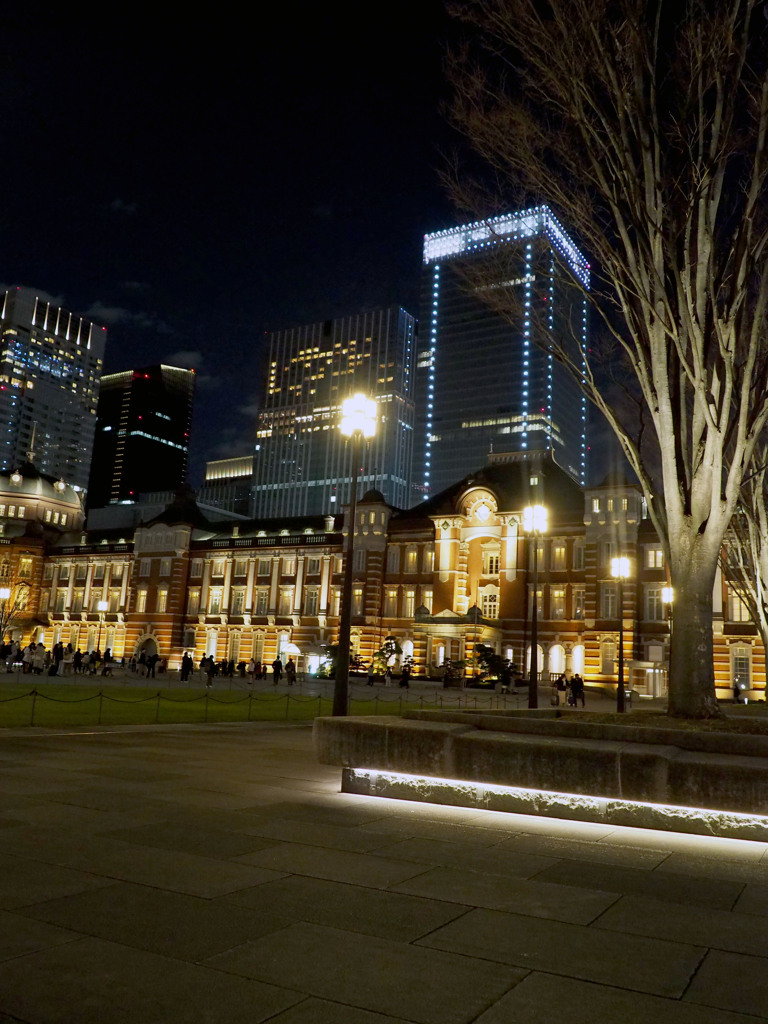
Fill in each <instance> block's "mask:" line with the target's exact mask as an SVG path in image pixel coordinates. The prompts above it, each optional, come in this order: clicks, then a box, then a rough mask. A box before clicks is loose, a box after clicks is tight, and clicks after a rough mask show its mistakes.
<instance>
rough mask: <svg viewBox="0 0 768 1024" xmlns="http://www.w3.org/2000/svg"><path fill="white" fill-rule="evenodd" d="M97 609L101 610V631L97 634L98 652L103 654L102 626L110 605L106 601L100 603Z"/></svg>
mask: <svg viewBox="0 0 768 1024" xmlns="http://www.w3.org/2000/svg"><path fill="white" fill-rule="evenodd" d="M96 607H97V608H98V610H99V631H98V633H97V634H96V650H97V651H98V652H99V653H101V625H102V623H103V622H104V613H105V612H106V610H107V608H108V607H109V605H108V604H107V602H106V601H99V602H98V604H97V605H96Z"/></svg>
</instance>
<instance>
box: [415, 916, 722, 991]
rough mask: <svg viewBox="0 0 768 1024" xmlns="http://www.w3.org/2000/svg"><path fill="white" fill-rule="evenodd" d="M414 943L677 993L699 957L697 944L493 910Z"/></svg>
mask: <svg viewBox="0 0 768 1024" xmlns="http://www.w3.org/2000/svg"><path fill="white" fill-rule="evenodd" d="M419 944H420V945H424V946H429V947H431V948H434V949H443V950H447V951H450V952H453V953H463V954H465V955H467V956H476V957H483V958H485V959H488V960H496V961H497V962H498V963H500V964H513V965H517V966H519V967H526V968H528V969H529V970H538V971H549V972H551V973H552V974H564V975H567V976H570V977H574V978H581V979H582V980H584V981H596V982H600V983H602V984H605V985H615V986H617V987H620V988H629V989H636V990H637V991H639V992H651V993H653V994H654V995H660V996H669V997H672V998H676V999H677V998H680V996H681V995H682V994H683V992H684V991H685V990H686V988H687V986H688V983H689V981H690V979H691V976H692V975H693V974H694V972H695V971H696V969H697V967H698V965H699V964H700V963H701V961H702V960H703V958H704V955H705V953H706V950H705V949H704V948H702V947H700V946H691V945H683V944H682V943H673V942H664V941H661V940H659V939H646V938H643V937H639V936H634V935H622V936H621V939H620V940H618V939H617V937H616V936H615V935H614V934H613V933H611V932H607V931H601V930H600V929H599V928H594V927H592V928H585V927H582V926H580V925H574V924H564V923H562V922H559V921H544V920H540V919H538V918H534V917H527V916H524V915H522V914H508V913H502V912H501V911H497V910H473V911H471V912H470V913H469V914H465V915H464V917H461V918H459V920H458V921H453V922H451V923H450V924H447V925H445V926H444V927H443V928H439V929H438V930H437V931H436V932H433V933H432V935H430V936H428V937H427V938H425V939H421V940H420V941H419Z"/></svg>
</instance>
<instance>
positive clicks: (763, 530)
mask: <svg viewBox="0 0 768 1024" xmlns="http://www.w3.org/2000/svg"><path fill="white" fill-rule="evenodd" d="M756 461H758V463H759V464H758V466H757V468H756V469H755V470H754V472H753V473H751V474H750V475H749V476H748V477H747V478H746V479H745V481H744V483H743V484H742V488H741V500H740V502H739V506H738V508H737V509H736V512H735V513H734V516H733V519H732V520H731V523H730V526H729V528H728V532H727V534H726V536H725V542H724V544H723V550H722V554H721V558H720V562H721V565H722V568H723V573H724V575H725V578H726V580H727V581H728V584H729V587H730V588H731V589H733V590H734V591H735V592H736V594H737V595H738V596H739V597H740V598H741V600H742V601H743V603H744V605H745V607H746V609H747V611H748V612H749V615H750V618H751V619H752V621H753V622H754V623H755V624H756V626H757V629H758V631H759V633H760V639H761V640H762V643H763V648H764V649H765V650H766V651H768V491H766V485H768V445H762V446H761V449H760V452H759V453H758V455H757V457H756Z"/></svg>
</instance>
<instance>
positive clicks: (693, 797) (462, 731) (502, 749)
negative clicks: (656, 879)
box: [314, 711, 768, 839]
mask: <svg viewBox="0 0 768 1024" xmlns="http://www.w3.org/2000/svg"><path fill="white" fill-rule="evenodd" d="M314 728H315V743H316V749H317V753H318V757H319V759H320V760H321V761H322V762H324V763H326V764H338V765H341V766H343V767H346V768H351V769H370V770H375V771H376V772H378V773H386V778H387V781H386V785H385V787H384V788H385V789H387V790H388V792H387V793H386V794H385V793H383V792H381V791H380V790H381V786H382V783H381V782H380V779H381V778H383V777H384V776H382V775H381V774H378V775H376V774H375V772H373V771H370V772H368V773H367V774H366V772H364V771H359V772H355V773H349V772H348V773H345V781H344V787H345V789H348V790H350V791H355V792H362V791H368V792H371V793H372V792H373V791H374V790H376V792H377V795H389V796H395V795H404V793H405V792H406V791H407V794H408V795H407V798H408V799H426V797H425V796H423V795H421V796H419V795H415V794H418V793H422V794H423V793H424V792H431V793H432V796H431V797H430V799H433V800H434V799H438V800H439V802H461V803H466V802H467V801H469V802H470V803H471V804H472V806H478V805H480V806H485V807H492V806H493V807H494V808H495V809H502V807H501V804H504V809H508V810H523V808H524V807H528V808H529V809H528V810H527V811H525V813H548V814H557V816H560V817H572V816H574V815H573V814H572V813H570V812H569V813H565V810H564V809H565V807H566V805H567V806H568V807H576V808H577V813H576V816H577V817H579V818H581V819H582V820H583V819H584V818H585V816H586V817H588V818H589V820H600V821H606V820H611V821H613V822H615V823H622V824H633V825H642V824H645V825H646V827H653V828H659V827H665V828H677V829H682V830H685V831H699V832H703V833H707V834H719V835H739V836H744V835H749V837H750V838H761V839H768V737H764V736H742V735H735V734H728V733H713V732H698V731H690V732H685V731H679V730H672V729H665V728H664V727H663V724H661V723H659V724H651V723H650V722H649V724H648V726H623V725H612V724H611V725H601V724H596V723H591V722H587V721H583V720H582V721H579V720H578V718H576V717H574V718H570V717H569V716H567V715H566V716H563V715H557V713H556V712H554V711H552V712H548V711H540V712H513V713H505V712H498V713H486V712H480V713H477V712H446V711H437V712H426V711H414V712H409V713H407V715H406V716H405V717H403V718H399V717H394V716H386V717H384V716H382V717H375V718H372V717H365V718H362V717H361V718H353V717H349V718H318V719H317V720H316V721H315V727H314ZM395 776H398V778H395ZM405 776H409V777H411V778H410V780H409V779H406V778H404V777H405ZM414 777H415V778H416V779H417V780H418V785H417V784H416V783H415V782H414ZM366 778H367V780H368V781H367V782H366V781H364V780H365V779H366ZM361 780H363V781H361ZM438 780H439V781H438ZM361 787H362V788H361ZM366 787H367V789H366ZM396 790H397V791H399V792H396ZM502 790H510V791H514V793H515V795H514V799H512V798H511V797H510V795H509V793H507V794H506V796H505V797H504V799H502V795H501V793H502ZM454 791H456V792H461V793H462V794H463V795H462V796H461V800H457V799H451V800H449V799H448V797H449V796H450V794H451V792H454ZM468 794H469V795H468ZM534 794H535V799H534V796H533V795H534ZM567 795H569V796H567ZM470 796H471V800H470ZM579 797H584V798H587V800H586V801H584V800H579V799H576V800H574V798H579ZM590 801H591V802H592V803H590ZM645 805H655V807H656V810H655V811H653V812H652V811H650V810H648V809H647V808H646V807H645ZM588 806H589V807H590V808H591V810H590V811H589V813H588V814H587V811H586V808H587V807H588ZM544 807H546V808H547V809H544ZM579 808H580V809H579ZM662 808H663V810H662ZM702 812H705V813H702ZM609 814H610V815H611V817H610V819H609V818H608V815H609Z"/></svg>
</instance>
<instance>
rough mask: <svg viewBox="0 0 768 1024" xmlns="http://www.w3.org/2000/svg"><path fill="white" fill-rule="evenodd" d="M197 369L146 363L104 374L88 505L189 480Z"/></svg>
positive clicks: (129, 498)
mask: <svg viewBox="0 0 768 1024" xmlns="http://www.w3.org/2000/svg"><path fill="white" fill-rule="evenodd" d="M194 394H195V371H194V370H184V369H182V368H180V367H178V366H162V365H160V366H144V367H142V368H141V369H140V370H124V371H123V372H121V373H110V374H107V375H106V376H104V377H102V379H101V395H100V397H99V407H98V418H97V423H96V440H95V443H94V446H93V465H92V467H91V478H90V481H89V483H88V507H89V508H100V507H102V506H104V505H109V504H111V503H113V502H116V501H135V500H136V499H137V498H138V497H139V495H140V494H143V493H144V494H145V493H147V492H149V491H173V490H175V489H176V488H177V487H179V486H180V485H181V484H183V483H184V482H185V479H186V473H187V458H188V455H189V432H190V427H191V424H192V399H193V397H194Z"/></svg>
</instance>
